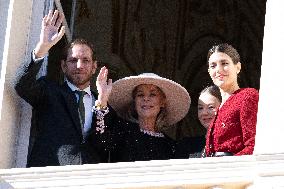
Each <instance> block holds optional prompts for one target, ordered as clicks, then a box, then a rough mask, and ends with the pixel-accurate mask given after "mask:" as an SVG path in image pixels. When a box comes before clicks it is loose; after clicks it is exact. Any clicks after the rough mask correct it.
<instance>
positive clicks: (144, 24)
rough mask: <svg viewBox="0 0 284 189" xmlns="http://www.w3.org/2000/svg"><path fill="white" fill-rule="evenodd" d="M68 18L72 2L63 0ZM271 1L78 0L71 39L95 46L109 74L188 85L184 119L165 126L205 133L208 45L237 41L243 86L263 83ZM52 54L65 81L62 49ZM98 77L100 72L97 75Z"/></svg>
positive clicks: (177, 134) (53, 73)
mask: <svg viewBox="0 0 284 189" xmlns="http://www.w3.org/2000/svg"><path fill="white" fill-rule="evenodd" d="M61 3H62V6H63V9H64V13H65V16H66V19H67V22H68V23H69V24H70V16H71V10H72V1H70V0H61ZM265 7H266V0H254V1H249V0H238V1H236V0H216V1H212V0H77V3H76V8H75V19H74V23H75V24H74V34H73V38H79V37H80V38H85V39H87V40H89V41H91V42H92V43H94V45H95V51H96V54H97V58H98V63H99V67H101V66H103V65H106V66H107V67H108V68H109V69H110V77H111V78H112V79H113V80H114V81H115V80H117V79H119V78H122V77H125V76H129V75H137V74H140V73H143V72H154V73H156V74H158V75H160V76H163V77H166V78H169V79H172V80H174V81H176V82H178V83H180V84H181V85H183V86H184V87H185V88H186V89H187V90H188V92H189V94H190V96H191V100H192V103H191V108H190V111H189V113H188V115H187V116H186V117H185V119H184V120H182V121H180V122H179V123H178V124H176V125H175V126H173V127H171V128H170V129H168V130H167V131H166V132H167V133H168V135H170V136H171V137H173V138H182V137H183V136H199V135H204V134H205V133H206V131H205V129H204V128H203V127H202V126H201V125H200V123H199V122H198V119H197V110H196V106H197V99H198V95H199V92H200V91H201V90H202V89H203V88H204V87H206V86H207V85H210V84H212V82H211V79H210V77H209V75H208V72H207V65H206V64H207V63H206V57H207V52H208V50H209V48H210V47H211V46H212V45H214V44H218V43H224V42H226V43H230V44H232V45H233V46H234V47H235V48H236V49H237V50H238V51H239V53H240V55H241V63H242V71H241V73H240V77H239V84H240V86H241V87H254V88H256V89H259V81H260V73H261V72H260V71H261V57H262V43H263V31H264V18H265ZM65 43H66V38H65V39H63V40H61V42H60V43H59V44H58V45H56V46H55V47H54V48H53V49H52V50H51V53H50V58H49V67H48V76H49V77H50V79H53V80H57V81H59V82H60V81H62V73H61V72H60V66H59V64H58V59H59V58H58V52H59V51H60V49H61V48H62V46H63V45H64V44H65ZM94 79H95V77H94Z"/></svg>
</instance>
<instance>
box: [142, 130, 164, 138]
mask: <svg viewBox="0 0 284 189" xmlns="http://www.w3.org/2000/svg"><path fill="white" fill-rule="evenodd" d="M140 131H141V132H142V133H144V134H147V135H150V136H153V137H165V135H164V134H163V133H156V132H154V131H148V130H145V129H142V128H140Z"/></svg>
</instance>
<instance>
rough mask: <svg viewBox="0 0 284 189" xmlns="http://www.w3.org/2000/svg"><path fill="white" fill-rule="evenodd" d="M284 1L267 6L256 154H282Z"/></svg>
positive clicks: (271, 0) (283, 146)
mask: <svg viewBox="0 0 284 189" xmlns="http://www.w3.org/2000/svg"><path fill="white" fill-rule="evenodd" d="M283 8H284V1H278V0H269V1H267V3H266V15H265V27H264V40H263V53H262V66H261V78H260V98H259V104H258V105H259V108H258V123H257V132H256V146H255V151H254V153H255V154H274V153H284V145H283V143H284V136H283V133H284V119H283V118H284V95H283V86H284V62H283V59H284V56H283V55H284V23H283V18H284V11H283Z"/></svg>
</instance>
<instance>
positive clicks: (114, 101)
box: [109, 73, 191, 125]
mask: <svg viewBox="0 0 284 189" xmlns="http://www.w3.org/2000/svg"><path fill="white" fill-rule="evenodd" d="M141 84H152V85H155V86H157V87H159V88H160V89H161V90H162V91H163V92H164V93H165V95H166V107H165V108H166V112H167V117H166V120H167V124H168V125H173V124H175V123H177V122H178V121H180V120H181V119H182V118H184V117H185V115H186V114H187V112H188V110H189V107H190V103H191V99H190V96H189V94H188V92H187V90H186V89H185V88H184V87H182V86H181V85H180V84H178V83H176V82H174V81H172V80H170V79H166V78H163V77H160V76H158V75H156V74H153V73H143V74H140V75H138V76H130V77H125V78H122V79H119V80H117V81H115V82H114V83H113V85H112V91H111V94H110V97H109V104H110V105H111V107H112V108H113V109H114V110H115V111H116V112H118V114H120V112H122V111H126V107H128V106H129V105H130V103H131V102H133V98H132V92H133V90H134V89H135V87H137V86H138V85H141Z"/></svg>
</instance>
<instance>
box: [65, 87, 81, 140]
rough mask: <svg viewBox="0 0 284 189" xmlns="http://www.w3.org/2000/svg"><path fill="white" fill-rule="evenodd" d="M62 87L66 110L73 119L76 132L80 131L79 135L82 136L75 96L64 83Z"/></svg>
mask: <svg viewBox="0 0 284 189" xmlns="http://www.w3.org/2000/svg"><path fill="white" fill-rule="evenodd" d="M62 87H63V90H62V95H63V99H64V101H65V104H66V107H67V110H68V112H69V114H70V116H71V118H72V120H73V123H74V125H75V127H76V129H77V130H78V133H80V136H81V137H83V136H82V129H81V124H80V118H79V114H78V105H77V103H76V96H75V94H74V93H73V91H72V90H71V89H70V88H69V87H68V85H67V84H66V83H64V84H63V86H62Z"/></svg>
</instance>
